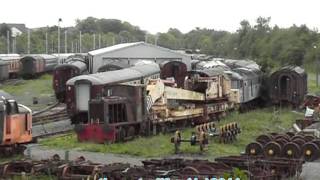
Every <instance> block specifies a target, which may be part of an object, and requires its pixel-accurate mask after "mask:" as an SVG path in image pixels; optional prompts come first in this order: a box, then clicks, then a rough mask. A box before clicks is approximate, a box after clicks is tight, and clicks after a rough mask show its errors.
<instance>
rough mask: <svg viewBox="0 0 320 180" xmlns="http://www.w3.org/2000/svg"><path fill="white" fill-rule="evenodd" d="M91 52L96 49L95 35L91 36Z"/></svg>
mask: <svg viewBox="0 0 320 180" xmlns="http://www.w3.org/2000/svg"><path fill="white" fill-rule="evenodd" d="M92 48H93V50H95V49H96V34H93V46H92Z"/></svg>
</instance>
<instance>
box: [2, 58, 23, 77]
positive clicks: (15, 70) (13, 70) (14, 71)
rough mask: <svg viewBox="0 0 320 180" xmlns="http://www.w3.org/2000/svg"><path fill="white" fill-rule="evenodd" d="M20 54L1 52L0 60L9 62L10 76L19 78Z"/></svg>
mask: <svg viewBox="0 0 320 180" xmlns="http://www.w3.org/2000/svg"><path fill="white" fill-rule="evenodd" d="M20 59H21V56H20V55H19V54H0V60H2V61H3V62H6V63H8V64H9V78H17V77H18V75H19V72H20Z"/></svg>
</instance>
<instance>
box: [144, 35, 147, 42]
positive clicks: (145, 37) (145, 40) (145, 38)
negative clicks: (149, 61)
mask: <svg viewBox="0 0 320 180" xmlns="http://www.w3.org/2000/svg"><path fill="white" fill-rule="evenodd" d="M144 42H145V43H148V34H146V35H144Z"/></svg>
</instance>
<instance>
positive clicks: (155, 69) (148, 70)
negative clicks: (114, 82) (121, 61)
mask: <svg viewBox="0 0 320 180" xmlns="http://www.w3.org/2000/svg"><path fill="white" fill-rule="evenodd" d="M130 69H132V70H136V71H138V72H140V73H141V74H142V75H143V76H150V75H153V74H156V73H160V68H159V65H158V64H156V63H152V64H143V65H136V66H132V67H130Z"/></svg>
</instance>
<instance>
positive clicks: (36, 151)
mask: <svg viewBox="0 0 320 180" xmlns="http://www.w3.org/2000/svg"><path fill="white" fill-rule="evenodd" d="M29 154H31V158H32V159H35V160H41V159H48V157H51V156H53V155H54V154H58V155H59V156H60V157H61V158H65V154H66V150H58V149H46V148H44V147H41V146H39V145H38V144H31V145H28V149H27V150H26V151H25V155H27V156H28V155H29ZM80 156H83V157H85V158H86V160H90V161H92V162H96V163H104V164H110V163H129V164H131V165H142V164H141V161H142V160H144V159H143V158H139V157H131V156H126V155H115V154H105V153H94V152H84V151H77V150H69V159H70V160H73V159H76V158H77V157H80Z"/></svg>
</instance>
